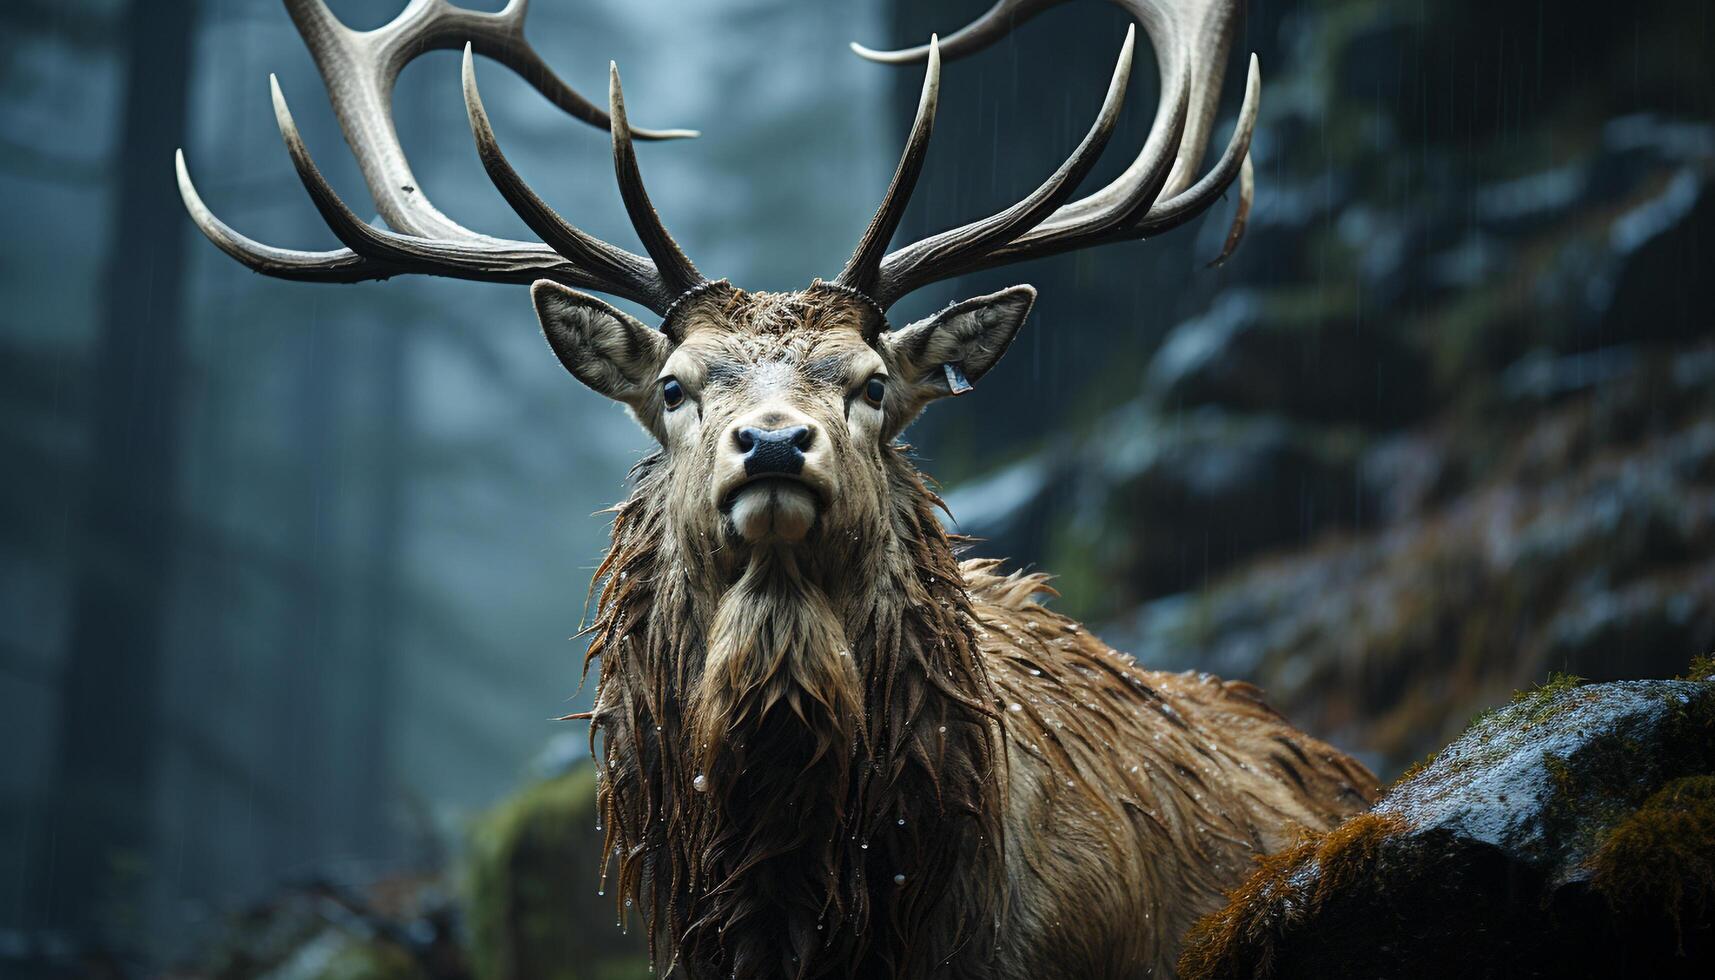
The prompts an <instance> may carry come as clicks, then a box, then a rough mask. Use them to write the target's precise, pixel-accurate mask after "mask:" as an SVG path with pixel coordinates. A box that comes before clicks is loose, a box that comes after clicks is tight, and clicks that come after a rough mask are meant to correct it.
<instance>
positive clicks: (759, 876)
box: [585, 447, 1005, 977]
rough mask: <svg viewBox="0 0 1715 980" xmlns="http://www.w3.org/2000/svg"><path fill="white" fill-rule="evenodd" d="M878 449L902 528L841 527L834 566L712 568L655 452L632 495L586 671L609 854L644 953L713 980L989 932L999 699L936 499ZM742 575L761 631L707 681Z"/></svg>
mask: <svg viewBox="0 0 1715 980" xmlns="http://www.w3.org/2000/svg"><path fill="white" fill-rule="evenodd" d="M884 454H885V458H884V461H885V464H886V470H887V479H888V481H889V483H890V485H891V486H890V491H891V492H890V508H891V509H890V512H889V514H888V519H889V520H890V522H891V527H889V528H886V529H877V530H879V531H882V533H876V534H867V533H866V534H861V535H860V534H854V535H853V536H852V540H851V541H850V542H844V541H842V542H838V543H833V542H829V543H826V547H832V548H834V549H835V550H838V551H840V552H841V554H839V555H837V556H836V557H835V558H834V560H833V561H832V562H831V563H830V565H829V566H828V567H831V568H832V569H834V570H835V572H836V574H833V575H831V576H830V575H829V574H827V573H822V574H818V573H817V571H816V570H814V569H805V568H798V567H788V566H789V565H791V563H790V562H789V561H788V560H786V559H784V558H782V559H778V560H776V559H766V560H759V561H757V562H754V563H752V564H750V565H749V566H747V569H746V571H745V572H744V573H743V576H742V577H741V579H740V581H738V582H713V581H710V577H711V575H713V574H714V572H713V570H711V569H710V568H709V567H707V562H706V561H704V560H702V558H701V557H700V556H699V555H698V554H695V553H693V552H694V549H691V548H684V547H680V546H679V545H678V544H676V539H675V535H674V533H673V529H672V528H670V527H669V526H668V522H667V520H666V509H667V500H668V497H669V494H670V492H671V490H670V488H669V487H668V485H667V481H666V467H665V466H664V465H662V457H661V456H660V455H659V454H657V455H655V456H651V457H650V458H647V459H645V460H644V461H643V462H642V463H640V464H639V466H638V467H637V470H636V471H635V474H634V475H635V480H636V484H635V491H634V493H633V494H632V495H631V497H630V498H629V499H628V500H627V501H625V502H624V503H623V504H621V505H619V506H618V507H617V508H616V515H615V520H614V527H613V543H612V547H611V550H610V551H609V553H608V555H607V558H606V560H605V561H604V562H603V564H602V566H601V568H600V570H599V571H598V572H597V578H598V580H599V581H600V582H601V586H600V595H599V600H598V604H597V609H596V619H595V623H594V626H593V627H592V633H593V636H592V641H591V644H590V648H589V660H586V663H585V669H586V671H587V670H588V668H589V666H590V662H591V661H595V660H599V662H600V671H599V675H598V681H597V686H596V707H595V708H594V710H593V712H592V739H593V738H594V737H595V736H596V734H597V733H599V735H600V742H601V745H600V759H601V764H600V776H601V780H600V789H599V794H598V806H599V809H600V814H601V819H602V821H603V823H604V825H605V827H606V834H607V842H606V846H607V849H608V855H609V857H610V859H612V861H613V862H614V863H615V865H616V867H617V877H618V885H619V888H618V892H619V895H620V896H623V897H624V901H625V904H626V905H629V904H630V897H631V896H636V897H637V899H638V903H639V905H640V909H639V911H640V912H641V915H642V918H643V926H644V928H645V929H646V930H647V931H648V933H649V935H650V938H651V948H652V950H653V949H654V947H655V945H656V942H657V941H658V940H660V941H665V942H666V943H667V944H668V946H669V948H670V949H672V950H674V954H675V955H677V956H678V957H681V958H683V959H685V960H694V961H696V962H699V963H718V964H721V967H722V968H721V971H720V972H721V975H732V974H733V972H734V971H736V974H737V975H738V976H757V975H782V976H797V977H817V976H830V975H840V976H856V975H863V976H902V975H907V974H909V973H913V972H921V971H922V970H923V969H925V968H928V967H930V966H932V965H933V964H935V963H937V962H939V961H943V960H945V959H946V958H947V957H949V956H952V955H954V954H955V953H956V952H957V951H958V950H959V949H960V948H961V947H963V946H965V945H967V944H970V943H973V942H977V943H982V942H988V941H989V940H988V938H987V935H986V933H985V930H987V929H990V928H992V924H993V922H994V919H995V915H994V913H995V910H994V909H993V908H991V905H992V903H993V902H994V901H995V900H996V896H1000V895H1002V894H1004V891H1005V888H1004V882H1003V871H1002V864H1001V861H1000V859H999V849H1000V847H1001V843H1002V842H1001V833H1002V831H1001V824H1000V817H999V815H1000V813H1001V809H1002V807H1001V800H1000V798H999V792H1000V791H999V780H998V778H997V775H998V774H997V771H996V768H997V763H998V761H999V752H1000V750H999V748H998V746H997V744H996V742H997V739H996V736H995V721H996V710H995V700H996V699H995V695H994V693H993V688H992V685H991V684H990V681H989V678H988V676H987V673H986V671H985V669H984V666H983V661H982V658H981V655H980V653H979V651H978V650H977V647H976V643H975V639H974V637H973V632H972V627H971V625H970V624H971V622H972V621H973V618H974V617H973V613H972V609H971V606H970V600H969V597H968V596H967V594H966V592H965V589H964V587H963V579H962V576H961V571H960V568H959V566H958V563H957V561H956V559H955V558H954V555H953V550H952V547H951V545H950V543H949V541H948V539H947V537H946V535H945V533H944V532H943V530H942V528H941V526H940V524H939V522H938V521H937V520H936V518H935V515H934V513H933V507H934V506H935V504H936V503H938V501H937V500H936V498H935V497H934V496H933V494H931V493H930V492H929V491H928V490H927V489H926V488H925V487H924V486H923V484H922V481H921V477H920V476H919V475H918V474H917V472H916V471H915V469H914V468H913V467H912V466H911V465H910V464H909V462H907V461H906V460H905V458H904V455H903V450H902V449H901V448H900V447H888V448H887V449H886V450H885V451H884ZM826 547H825V548H824V549H823V550H826ZM830 577H831V578H833V579H834V581H832V582H828V581H825V580H826V579H828V578H830ZM818 579H822V580H824V581H818ZM708 586H712V587H708ZM734 592H737V593H740V594H741V595H742V600H741V601H742V602H743V603H744V604H745V607H746V608H747V609H748V610H749V611H748V612H747V614H746V615H747V616H748V620H749V621H747V622H746V623H744V624H743V626H742V629H743V631H744V632H745V634H746V635H748V636H751V637H753V642H754V644H755V646H756V647H757V648H756V649H749V650H746V651H745V652H744V655H743V656H741V657H735V658H732V659H733V660H735V661H738V662H739V663H742V664H744V665H746V666H744V667H743V668H742V669H739V668H733V669H739V671H740V674H741V676H736V677H729V678H728V681H729V683H727V684H726V685H725V686H724V687H722V688H720V693H711V692H710V691H708V690H707V689H706V688H707V686H708V685H707V681H706V678H704V676H703V675H704V674H705V668H707V667H709V666H710V663H709V661H710V657H711V647H714V648H715V649H717V650H718V648H719V646H720V643H721V641H720V640H719V639H718V638H717V637H714V636H711V635H706V634H712V633H716V632H719V630H720V627H719V622H720V619H721V616H722V613H721V612H720V611H719V610H712V609H710V608H707V601H708V600H707V597H708V596H709V595H713V594H730V593H734ZM783 594H789V595H788V597H787V598H784V599H782V595H783ZM795 600H796V601H795ZM728 612H729V613H730V608H729V610H728ZM806 612H809V613H819V614H820V615H821V617H822V622H821V623H820V624H819V625H818V624H817V623H815V622H812V621H811V620H812V619H814V618H815V617H814V616H810V617H808V618H806V617H804V616H803V614H804V613H806ZM805 629H809V630H811V631H812V632H814V631H815V630H816V629H821V630H824V631H826V632H829V633H830V634H831V638H830V639H829V640H828V642H830V643H834V644H836V645H838V646H839V647H840V649H835V650H831V651H829V650H813V649H808V648H809V647H815V646H818V645H823V644H818V643H817V642H816V640H815V639H814V638H813V637H810V638H807V637H806V636H805V635H804V632H803V631H804V630H805ZM807 663H808V664H810V665H811V666H808V667H806V666H805V665H806V664H807ZM806 671H808V673H806ZM818 671H821V672H820V673H818ZM842 671H843V672H844V676H842V675H841V672H842ZM727 672H728V673H730V672H731V671H727ZM848 685H849V686H848ZM883 828H885V832H883ZM955 868H956V869H958V871H959V874H958V875H955V874H954V873H953V872H954V870H955ZM604 874H605V872H604ZM973 874H975V875H976V876H977V881H978V882H980V884H979V885H978V887H974V888H972V887H962V888H958V889H953V888H952V887H951V885H952V884H953V883H954V882H955V879H956V878H957V879H960V880H961V881H963V882H966V883H969V882H970V881H971V878H970V876H971V875H973ZM896 876H903V878H902V880H898V879H897V878H896ZM622 910H623V909H622ZM949 917H950V919H951V921H953V922H955V923H956V926H955V928H953V929H952V930H948V929H947V928H946V925H945V923H946V922H947V921H948V920H949ZM932 924H933V929H931V925H932ZM782 937H784V941H782ZM878 937H885V941H882V942H878V941H876V940H877V938H878ZM667 968H668V969H670V968H671V963H669V964H668V967H667Z"/></svg>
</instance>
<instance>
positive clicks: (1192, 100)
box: [841, 0, 1261, 307]
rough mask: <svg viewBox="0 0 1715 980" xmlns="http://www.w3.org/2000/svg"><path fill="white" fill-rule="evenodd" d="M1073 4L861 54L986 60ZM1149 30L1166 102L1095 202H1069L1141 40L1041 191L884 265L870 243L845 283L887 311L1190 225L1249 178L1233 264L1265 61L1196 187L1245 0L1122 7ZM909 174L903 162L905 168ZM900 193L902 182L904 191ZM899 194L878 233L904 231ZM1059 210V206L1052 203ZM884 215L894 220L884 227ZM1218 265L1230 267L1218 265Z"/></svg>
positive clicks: (1008, 8)
mask: <svg viewBox="0 0 1715 980" xmlns="http://www.w3.org/2000/svg"><path fill="white" fill-rule="evenodd" d="M1063 2H1065V0H1000V2H999V3H996V4H995V5H994V7H992V8H990V10H989V11H988V12H987V13H985V14H984V15H983V16H982V17H980V18H978V19H977V20H976V21H973V22H972V23H971V24H969V25H967V26H965V27H964V28H962V29H960V30H959V31H957V32H955V33H954V34H952V35H950V36H949V37H948V38H947V41H946V43H945V44H941V43H940V42H938V41H933V42H931V43H930V44H928V45H924V46H922V47H917V48H910V49H905V50H900V51H872V50H870V49H868V48H865V47H863V46H861V45H858V44H853V45H852V49H853V50H854V51H856V52H857V53H858V54H859V55H862V56H863V57H865V58H869V59H871V60H873V61H880V62H885V63H888V64H906V63H910V62H915V61H925V60H927V61H930V62H931V63H932V64H936V65H938V63H939V61H940V59H941V58H943V57H945V58H946V59H948V60H953V59H956V58H960V57H963V56H965V55H968V54H972V53H974V52H976V51H980V50H982V49H983V48H985V47H987V46H989V45H991V44H993V43H994V42H995V41H997V40H999V39H1000V38H1002V37H1004V36H1006V34H1007V33H1009V32H1010V31H1011V29H1012V28H1013V27H1014V26H1016V25H1017V24H1018V23H1020V22H1022V21H1024V20H1027V19H1029V18H1030V17H1033V16H1035V15H1036V14H1038V13H1040V12H1041V11H1043V10H1046V9H1048V8H1049V7H1052V6H1055V5H1057V4H1059V3H1063ZM1114 2H1116V3H1118V4H1119V6H1120V7H1122V8H1124V9H1125V10H1126V11H1127V12H1128V13H1130V14H1131V15H1132V16H1133V17H1134V18H1135V19H1136V20H1137V21H1138V22H1139V23H1141V24H1142V25H1143V28H1144V32H1145V33H1146V34H1148V35H1149V38H1150V43H1151V45H1152V46H1153V47H1154V49H1155V53H1156V60H1157V63H1158V64H1159V68H1160V75H1161V89H1162V98H1161V105H1160V107H1159V109H1158V110H1157V113H1156V118H1155V122H1154V124H1153V125H1152V126H1151V127H1150V132H1149V136H1148V138H1147V139H1146V140H1145V141H1144V144H1143V147H1142V149H1141V150H1140V151H1139V152H1138V155H1137V156H1136V157H1135V158H1134V159H1133V160H1132V162H1131V165H1130V166H1128V167H1127V168H1126V170H1125V172H1123V173H1122V174H1120V176H1119V177H1117V178H1115V179H1114V180H1113V181H1112V182H1111V183H1109V184H1108V185H1107V186H1105V187H1103V188H1101V189H1100V190H1097V191H1094V192H1092V193H1090V194H1088V195H1086V196H1085V197H1082V198H1079V199H1078V200H1075V201H1070V202H1069V203H1062V202H1064V201H1065V200H1066V198H1068V197H1070V195H1071V194H1072V192H1073V191H1075V190H1076V187H1077V184H1078V182H1079V181H1081V180H1082V179H1083V178H1084V177H1085V176H1087V175H1088V173H1089V169H1090V167H1091V166H1092V165H1093V164H1094V160H1095V157H1096V155H1098V154H1099V153H1100V152H1101V150H1102V148H1103V146H1105V144H1106V142H1107V139H1108V136H1109V135H1111V133H1112V128H1113V123H1114V119H1113V118H1112V117H1114V116H1117V114H1118V110H1119V100H1120V99H1121V98H1123V95H1124V88H1125V82H1126V78H1127V77H1129V70H1130V58H1131V51H1132V35H1131V33H1129V32H1128V34H1127V37H1126V44H1125V47H1124V49H1123V50H1122V52H1121V56H1120V64H1119V66H1118V67H1116V69H1115V72H1114V80H1113V82H1112V83H1111V84H1110V85H1109V88H1108V95H1107V99H1106V100H1105V101H1104V103H1103V106H1102V112H1101V114H1099V115H1098V117H1097V121H1096V124H1095V126H1093V127H1092V128H1091V131H1090V133H1089V134H1088V135H1087V136H1086V137H1085V138H1084V141H1083V142H1082V143H1081V144H1079V146H1078V148H1077V149H1076V150H1074V151H1073V154H1072V156H1071V157H1070V158H1069V159H1068V160H1067V161H1066V163H1065V164H1063V165H1062V166H1061V168H1060V169H1059V170H1058V171H1056V172H1055V174H1054V175H1053V176H1052V177H1050V178H1049V179H1048V181H1047V182H1045V183H1044V184H1043V185H1042V186H1041V187H1039V188H1037V190H1036V191H1035V192H1034V193H1033V194H1032V195H1031V196H1030V197H1027V198H1025V199H1024V200H1023V201H1021V202H1019V203H1018V204H1016V205H1014V206H1013V207H1011V208H1008V209H1006V210H1004V211H1001V212H999V213H997V214H995V215H991V216H990V217H988V218H985V219H982V220H981V221H976V222H972V223H971V224H967V225H964V226H961V227H958V228H954V229H950V230H948V231H944V232H941V233H940V234H937V235H933V236H931V237H929V238H926V239H923V240H922V241H919V242H915V243H912V244H910V245H906V246H904V247H902V248H900V249H897V250H895V251H893V252H890V253H887V254H886V255H885V256H880V257H876V256H875V252H877V251H879V250H878V249H875V248H873V247H866V246H869V238H868V236H866V238H865V245H860V246H859V249H858V252H857V253H856V254H854V255H853V257H852V261H851V262H850V263H848V265H847V269H846V271H845V272H844V273H842V274H841V280H842V282H846V283H848V284H855V283H858V282H863V283H866V284H867V287H857V288H866V290H867V291H868V292H869V293H870V295H871V296H872V297H873V298H874V299H875V300H876V302H878V303H879V304H881V305H882V306H883V307H886V306H889V305H891V304H893V303H894V302H896V301H897V300H898V299H899V298H900V297H902V296H905V295H906V294H908V293H910V292H912V291H914V290H916V289H919V288H921V287H923V286H925V285H927V284H929V283H931V282H936V281H938V280H941V279H947V278H950V277H952V276H956V275H961V274H964V273H967V272H972V271H975V270H978V269H985V268H992V267H994V266H999V265H1004V264H1007V263H1010V262H1018V261H1023V260H1025V259H1031V258H1037V257H1040V256H1045V255H1053V254H1056V253H1059V252H1066V251H1071V250H1074V249H1079V248H1086V247H1089V246H1093V245H1100V244H1105V243H1107V242H1114V241H1123V240H1128V239H1138V238H1144V237H1147V236H1149V235H1153V234H1159V233H1160V232H1162V231H1166V230H1168V229H1170V228H1174V227H1177V226H1178V225H1181V224H1184V223H1185V222H1187V221H1189V220H1191V219H1192V218H1194V217H1196V216H1197V215H1199V214H1202V213H1203V212H1204V211H1206V210H1208V208H1209V207H1210V206H1211V205H1213V204H1214V203H1215V201H1217V200H1219V199H1220V198H1221V196H1222V195H1224V194H1225V193H1226V190H1227V188H1228V187H1229V186H1230V185H1231V184H1232V182H1233V181H1234V180H1235V179H1240V178H1241V177H1244V179H1242V180H1240V197H1241V200H1240V202H1239V210H1238V215H1237V217H1236V219H1235V221H1234V232H1233V233H1232V234H1230V235H1229V236H1228V245H1227V248H1226V250H1225V251H1224V252H1223V254H1222V258H1225V257H1226V255H1227V254H1230V253H1231V251H1232V249H1233V248H1234V247H1236V246H1237V244H1238V235H1239V234H1241V233H1242V230H1243V225H1244V220H1245V217H1246V215H1247V214H1248V212H1249V202H1250V186H1251V182H1250V180H1249V178H1248V176H1246V175H1248V173H1249V152H1250V137H1251V132H1252V130H1253V129H1254V127H1255V123H1256V114H1257V109H1258V105H1259V100H1260V96H1261V74H1260V72H1259V70H1258V67H1257V62H1256V58H1255V56H1252V58H1251V61H1250V71H1249V76H1248V78H1247V84H1246V88H1245V100H1244V105H1243V106H1242V108H1241V109H1240V111H1239V122H1238V125H1237V127H1236V128H1235V129H1234V132H1233V135H1232V138H1231V139H1230V140H1229V141H1228V144H1227V148H1226V151H1225V152H1224V153H1223V154H1222V157H1221V160H1220V162H1219V163H1218V164H1217V165H1216V166H1215V167H1214V168H1213V169H1212V170H1210V171H1209V172H1208V173H1207V174H1206V175H1204V176H1203V177H1202V178H1201V179H1199V178H1198V177H1197V172H1198V169H1199V166H1200V164H1201V162H1202V159H1203V149H1204V144H1206V143H1207V142H1208V137H1209V133H1210V130H1211V129H1212V127H1213V124H1214V119H1215V114H1216V112H1217V111H1218V107H1219V102H1220V94H1221V72H1222V69H1223V66H1224V64H1225V62H1226V57H1227V51H1228V49H1229V48H1230V46H1231V42H1232V36H1233V31H1234V27H1235V24H1236V20H1237V13H1238V9H1237V8H1238V4H1237V2H1236V0H1114ZM917 137H918V130H917V127H916V126H914V127H913V129H912V139H911V141H910V142H909V143H908V145H907V150H906V153H907V155H908V156H910V155H915V156H916V158H917V160H918V164H917V165H919V166H920V162H921V155H922V153H923V149H924V148H923V146H922V145H920V144H919V141H918V138H917ZM902 167H903V164H902ZM896 184H897V181H896ZM896 190H897V187H895V188H890V189H889V193H888V196H887V198H886V199H884V202H883V204H882V208H881V210H880V211H878V212H877V218H876V221H875V222H872V224H871V229H872V230H874V229H875V228H876V227H877V226H878V225H885V224H887V223H888V222H891V223H892V226H897V224H898V212H901V211H903V209H904V206H905V200H904V199H903V196H902V195H899V194H897V193H896ZM1048 202H1052V204H1049V203H1048ZM884 215H888V216H889V217H887V218H886V219H885V220H884V218H883V216H884ZM1217 261H1219V260H1217Z"/></svg>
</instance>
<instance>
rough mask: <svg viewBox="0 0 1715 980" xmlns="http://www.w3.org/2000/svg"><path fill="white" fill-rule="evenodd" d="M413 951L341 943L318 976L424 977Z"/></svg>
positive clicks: (366, 979) (324, 979)
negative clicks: (414, 959)
mask: <svg viewBox="0 0 1715 980" xmlns="http://www.w3.org/2000/svg"><path fill="white" fill-rule="evenodd" d="M422 976H423V972H422V971H421V970H419V969H418V968H417V964H416V963H415V962H414V961H413V960H412V959H411V956H410V954H408V953H406V952H405V951H404V950H402V949H399V948H397V947H395V946H387V945H383V944H380V943H358V942H355V941H354V942H350V943H347V944H345V945H343V946H341V947H340V948H339V949H338V951H336V952H335V953H334V954H333V956H331V957H329V959H328V961H327V963H326V964H324V965H323V966H322V968H321V969H320V970H319V971H317V972H316V974H315V980H421V978H422Z"/></svg>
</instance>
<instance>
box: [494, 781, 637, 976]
mask: <svg viewBox="0 0 1715 980" xmlns="http://www.w3.org/2000/svg"><path fill="white" fill-rule="evenodd" d="M595 825H596V807H595V769H594V766H593V765H591V764H589V763H585V764H583V765H580V766H578V767H577V768H575V769H573V770H572V771H571V772H568V773H566V774H565V775H562V776H558V777H555V778H553V779H549V780H547V781H545V782H541V783H537V784H536V785H533V786H531V787H529V788H527V789H525V790H523V791H522V792H520V793H518V794H517V795H516V796H514V797H512V798H511V799H508V800H506V801H504V802H502V803H501V804H500V805H498V806H496V807H495V808H494V809H493V810H492V811H490V812H489V813H488V814H487V815H486V816H484V817H483V818H482V819H481V820H480V821H479V822H478V823H477V825H476V826H475V827H474V828H473V830H472V833H471V840H470V858H469V864H468V867H467V870H466V874H465V902H466V909H467V915H468V921H469V923H470V941H471V962H472V965H473V967H474V968H475V971H476V973H477V976H479V977H481V978H483V980H590V978H595V980H621V978H633V977H637V978H641V977H646V976H648V975H649V972H648V971H649V963H648V956H647V952H646V950H645V949H644V944H643V941H642V937H640V936H637V935H635V934H633V935H629V936H628V935H626V934H624V933H622V932H621V931H620V930H619V929H618V928H617V927H616V926H615V919H616V918H617V912H616V904H617V903H616V901H615V897H614V896H613V895H612V894H611V893H610V894H609V895H607V896H606V897H603V896H600V895H598V894H597V893H596V889H597V886H598V881H599V873H600V860H601V853H602V846H603V843H602V834H601V833H600V832H599V831H597V830H596V829H595ZM634 921H635V920H634Z"/></svg>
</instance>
